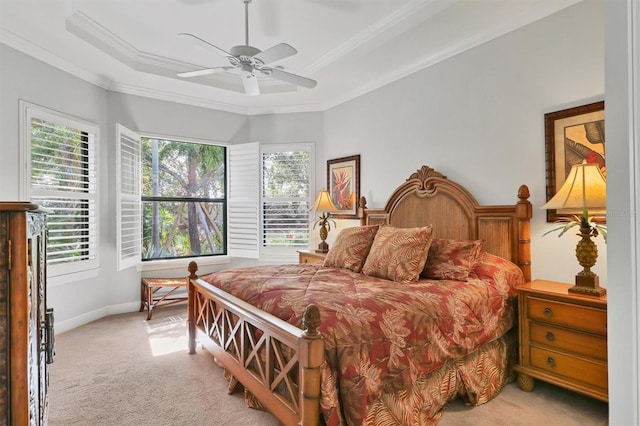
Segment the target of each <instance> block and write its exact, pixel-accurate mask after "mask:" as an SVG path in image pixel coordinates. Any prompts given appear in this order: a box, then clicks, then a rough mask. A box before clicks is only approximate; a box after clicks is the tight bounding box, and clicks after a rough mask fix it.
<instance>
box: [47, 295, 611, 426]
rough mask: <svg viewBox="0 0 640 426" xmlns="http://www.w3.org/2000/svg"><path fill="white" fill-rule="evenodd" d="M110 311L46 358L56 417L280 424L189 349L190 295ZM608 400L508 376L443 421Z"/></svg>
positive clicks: (591, 409) (506, 418) (120, 422)
mask: <svg viewBox="0 0 640 426" xmlns="http://www.w3.org/2000/svg"><path fill="white" fill-rule="evenodd" d="M145 318H146V313H142V312H141V313H130V314H122V315H114V316H111V317H108V318H103V319H101V320H98V321H95V322H93V323H90V324H86V325H84V326H82V327H79V328H76V329H74V330H71V331H68V332H66V333H62V334H59V335H58V336H56V358H55V363H54V364H52V365H51V366H50V387H49V405H50V407H49V425H50V426H74V425H78V426H80V425H82V426H84V425H92V426H111V425H113V426H116V425H117V426H133V425H135V426H142V425H149V426H151V425H153V426H164V425H166V426H181V425H198V426H204V425H212V426H213V425H229V426H251V425H260V426H263V425H264V426H270V425H278V424H279V423H278V421H277V420H275V418H274V417H272V416H271V415H270V414H268V413H265V412H262V411H257V410H252V409H249V408H246V406H245V405H244V400H243V398H242V395H241V393H235V394H233V395H228V394H227V393H226V383H225V382H224V380H223V378H222V374H221V370H220V368H219V367H218V366H216V365H215V363H214V362H213V358H212V357H211V355H209V353H208V352H206V351H202V350H199V351H198V353H197V354H195V355H188V354H187V349H186V348H187V339H186V327H185V305H176V306H171V307H166V308H162V309H159V310H157V311H155V312H154V314H153V319H152V320H151V321H145ZM607 407H608V406H607V404H605V403H602V402H599V401H596V400H593V399H590V398H587V397H583V396H581V395H578V394H575V393H572V392H568V391H565V390H563V389H560V388H557V387H555V386H551V385H548V384H545V383H542V382H537V383H536V389H535V390H534V391H533V392H532V393H526V392H522V391H521V390H520V389H518V387H517V385H515V384H510V385H508V386H506V387H505V389H503V391H502V392H501V393H500V395H498V397H497V398H495V399H494V400H492V401H490V402H489V403H487V404H485V405H482V406H479V407H465V406H464V404H463V403H462V402H460V401H459V400H456V401H453V402H452V403H451V404H449V406H448V407H447V408H446V410H445V414H444V416H443V418H442V421H441V422H440V425H444V426H450V425H455V426H465V425H492V426H493V425H496V426H497V425H523V426H525V425H545V426H552V425H563V426H569V425H576V426H577V425H580V426H590V425H606V424H607V415H608V414H607V413H608V408H607Z"/></svg>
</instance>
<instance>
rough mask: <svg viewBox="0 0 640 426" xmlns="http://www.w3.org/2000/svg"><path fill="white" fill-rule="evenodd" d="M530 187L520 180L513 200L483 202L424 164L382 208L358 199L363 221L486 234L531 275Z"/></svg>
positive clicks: (441, 233) (457, 235)
mask: <svg viewBox="0 0 640 426" xmlns="http://www.w3.org/2000/svg"><path fill="white" fill-rule="evenodd" d="M528 198H529V188H527V186H526V185H521V186H520V188H519V190H518V202H517V203H516V204H514V205H496V206H481V205H479V204H478V201H477V200H476V199H475V197H474V196H473V195H471V193H470V192H469V191H467V190H466V189H465V188H464V187H462V186H460V185H459V184H457V183H455V182H453V181H451V180H449V179H447V177H446V176H444V175H443V174H442V173H439V172H437V171H435V170H434V169H432V168H430V167H427V166H422V168H421V169H420V170H418V171H417V172H415V173H413V174H412V175H411V176H409V178H408V179H407V180H406V182H405V183H404V184H402V185H400V186H399V187H398V188H397V189H396V190H395V191H394V192H393V194H391V197H389V201H387V204H386V206H385V207H384V208H383V209H369V208H367V207H366V199H365V198H364V197H362V199H361V200H360V210H359V214H360V218H361V219H360V221H361V224H363V225H377V224H388V225H392V226H396V227H399V228H413V227H418V226H426V225H433V232H434V237H435V238H453V239H462V240H483V241H484V250H485V251H487V252H489V253H492V254H495V255H497V256H500V257H503V258H505V259H509V260H511V261H512V262H513V263H515V264H516V265H518V266H519V267H520V268H521V269H522V272H523V273H524V277H525V280H526V281H531V249H530V244H531V240H530V228H529V220H530V219H531V215H532V207H531V203H530V202H529V200H528Z"/></svg>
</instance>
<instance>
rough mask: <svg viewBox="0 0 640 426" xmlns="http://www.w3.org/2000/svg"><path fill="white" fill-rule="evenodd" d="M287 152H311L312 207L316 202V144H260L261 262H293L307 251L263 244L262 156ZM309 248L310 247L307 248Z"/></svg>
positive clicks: (311, 237) (310, 220)
mask: <svg viewBox="0 0 640 426" xmlns="http://www.w3.org/2000/svg"><path fill="white" fill-rule="evenodd" d="M287 151H308V152H309V162H310V165H309V205H310V206H312V205H313V202H314V201H315V194H316V144H315V142H290V143H288V142H282V143H280V142H278V143H273V144H269V143H260V146H259V156H260V172H259V197H260V201H259V202H260V221H259V222H260V223H259V230H258V232H259V234H258V240H259V245H260V257H259V259H260V260H265V261H277V262H282V261H292V260H295V259H297V255H298V251H299V250H302V249H305V247H271V246H265V245H264V244H263V242H262V236H263V235H264V229H263V225H264V210H263V206H264V197H263V191H262V185H263V182H262V177H263V176H262V168H263V163H262V155H263V153H269V152H287ZM311 218H312V212H311V211H310V212H309V219H308V220H309V246H311V242H312V241H313V233H312V232H311V223H312V219H311ZM306 248H308V247H306Z"/></svg>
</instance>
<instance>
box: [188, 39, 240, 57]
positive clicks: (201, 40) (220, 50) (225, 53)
mask: <svg viewBox="0 0 640 426" xmlns="http://www.w3.org/2000/svg"><path fill="white" fill-rule="evenodd" d="M178 35H179V36H181V37H190V38H192V39H194V40H195V41H197V42H198V43H199V44H200V45H203V46H205V47H213V48H214V49H215V50H216V51H217V52H218V54H219V55H222V56H224V57H225V58H228V57H233V55H232V54H231V53H229V52H227V51H226V50H224V49H221V48H219V47H218V46H216V45H214V44H211V43H209V42H208V41H207V40H205V39H202V38H200V37H198V36H197V35H193V34H191V33H179V34H178Z"/></svg>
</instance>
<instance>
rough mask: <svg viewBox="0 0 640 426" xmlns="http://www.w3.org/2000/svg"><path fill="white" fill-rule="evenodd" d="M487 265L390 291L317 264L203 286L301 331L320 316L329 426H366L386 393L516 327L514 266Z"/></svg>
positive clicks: (241, 274) (232, 275)
mask: <svg viewBox="0 0 640 426" xmlns="http://www.w3.org/2000/svg"><path fill="white" fill-rule="evenodd" d="M489 256H490V257H485V258H484V259H485V261H483V262H481V263H480V265H478V266H477V267H476V269H475V271H474V273H472V276H471V277H470V279H469V280H468V281H466V282H459V281H450V280H421V281H418V282H415V283H396V282H392V281H387V280H384V279H379V278H372V277H369V276H366V275H363V274H361V273H355V272H352V271H350V270H347V269H339V268H325V267H322V266H320V264H303V265H277V266H276V265H273V266H260V267H253V268H241V269H230V270H225V271H220V272H216V273H213V274H209V275H205V276H203V277H201V278H202V279H203V280H204V281H207V282H209V283H211V284H213V285H215V286H216V287H219V288H221V289H222V290H224V291H226V292H228V293H230V294H233V295H234V296H236V297H238V298H240V299H243V300H245V301H246V302H248V303H250V304H252V305H254V306H256V307H258V308H260V309H262V310H264V311H266V312H269V313H271V314H273V315H275V316H277V317H279V318H281V319H283V320H285V321H287V322H289V323H291V324H293V325H295V326H298V327H301V322H302V319H301V318H302V315H303V312H304V309H305V307H306V306H307V305H309V304H311V303H313V304H316V305H317V306H318V307H319V308H320V312H321V316H322V323H321V325H320V327H319V330H320V332H321V333H322V334H323V337H324V339H325V348H326V362H327V367H328V368H326V369H325V372H324V374H323V389H322V391H323V392H322V402H321V405H322V410H323V414H324V417H325V422H326V423H327V424H329V425H331V424H342V423H346V424H362V423H363V422H365V419H366V415H367V414H366V413H367V409H368V407H369V406H370V405H371V404H373V402H374V401H376V400H377V399H379V397H380V396H381V395H383V394H391V393H396V392H398V391H401V390H406V389H411V388H412V387H413V386H414V385H415V382H416V381H418V380H419V379H421V378H424V377H425V375H427V374H428V373H430V372H432V371H435V370H437V369H438V368H439V367H440V366H442V365H443V364H444V363H445V362H446V361H448V360H456V359H461V358H463V357H465V356H466V355H468V354H470V353H471V352H473V351H474V350H475V349H476V348H478V347H479V346H481V345H483V344H485V343H487V342H490V341H492V340H494V339H496V338H498V337H500V336H502V335H503V334H504V333H505V332H507V331H508V330H509V329H510V328H511V327H512V326H513V324H514V311H513V303H512V302H513V300H512V296H513V295H514V290H513V288H514V286H515V285H518V284H521V283H522V282H523V277H522V273H521V272H520V270H519V269H518V268H517V267H516V266H515V265H514V264H512V263H510V262H507V261H506V260H504V259H500V258H497V257H495V256H491V255H489Z"/></svg>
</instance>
